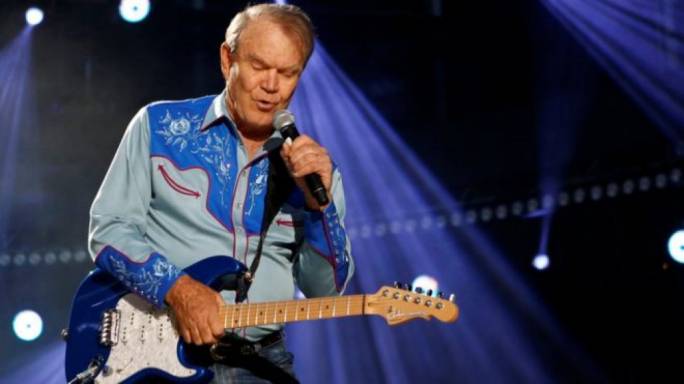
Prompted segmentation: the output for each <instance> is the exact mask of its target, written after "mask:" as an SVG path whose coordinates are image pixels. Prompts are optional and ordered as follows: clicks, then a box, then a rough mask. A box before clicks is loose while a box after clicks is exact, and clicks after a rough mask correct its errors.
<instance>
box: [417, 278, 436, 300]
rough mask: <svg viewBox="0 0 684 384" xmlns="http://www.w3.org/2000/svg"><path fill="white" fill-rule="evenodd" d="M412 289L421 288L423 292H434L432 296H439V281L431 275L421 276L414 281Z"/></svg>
mask: <svg viewBox="0 0 684 384" xmlns="http://www.w3.org/2000/svg"><path fill="white" fill-rule="evenodd" d="M411 286H412V287H420V288H421V289H422V290H423V292H427V291H428V290H431V291H432V296H437V288H438V287H439V285H438V284H437V279H435V278H434V277H432V276H429V275H420V276H418V277H416V278H415V279H413V283H412V284H411Z"/></svg>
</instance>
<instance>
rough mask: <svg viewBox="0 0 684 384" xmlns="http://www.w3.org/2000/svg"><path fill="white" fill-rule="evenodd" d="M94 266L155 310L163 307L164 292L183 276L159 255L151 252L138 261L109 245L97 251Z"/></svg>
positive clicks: (180, 271)
mask: <svg viewBox="0 0 684 384" xmlns="http://www.w3.org/2000/svg"><path fill="white" fill-rule="evenodd" d="M95 264H96V265H97V266H98V267H100V268H101V269H103V270H105V271H107V272H109V274H111V275H112V276H114V277H115V278H116V279H117V280H119V281H121V282H122V283H123V284H124V285H125V286H126V288H128V289H129V290H130V291H131V292H133V293H135V294H137V295H139V296H141V297H142V298H144V299H145V300H147V301H148V302H150V303H152V304H154V305H155V306H156V307H157V308H164V307H165V306H166V304H165V302H164V298H165V297H166V293H167V292H168V291H169V289H171V287H172V286H173V284H174V283H175V282H176V280H178V278H179V277H181V276H183V275H185V272H183V271H182V270H180V269H179V268H178V267H176V266H175V265H173V264H172V263H170V262H169V261H168V260H167V259H166V257H164V256H162V255H160V254H159V253H156V252H154V253H152V254H151V255H150V257H148V258H147V260H145V261H142V262H138V261H133V260H132V259H131V258H130V257H128V256H127V255H126V254H124V253H123V252H121V251H119V250H117V249H115V248H114V247H112V246H106V247H104V248H103V249H102V251H100V253H99V254H98V255H97V258H96V259H95Z"/></svg>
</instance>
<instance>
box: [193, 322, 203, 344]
mask: <svg viewBox="0 0 684 384" xmlns="http://www.w3.org/2000/svg"><path fill="white" fill-rule="evenodd" d="M190 334H191V335H192V343H193V344H195V345H202V335H201V334H200V331H199V328H197V326H190Z"/></svg>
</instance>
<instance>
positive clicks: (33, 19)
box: [26, 7, 43, 26]
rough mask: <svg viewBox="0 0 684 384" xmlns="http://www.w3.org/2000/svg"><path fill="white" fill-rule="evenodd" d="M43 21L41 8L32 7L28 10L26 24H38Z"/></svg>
mask: <svg viewBox="0 0 684 384" xmlns="http://www.w3.org/2000/svg"><path fill="white" fill-rule="evenodd" d="M41 21H43V11H42V10H41V9H40V8H36V7H31V8H29V9H28V10H27V11H26V24H28V25H30V26H36V25H38V24H40V22H41Z"/></svg>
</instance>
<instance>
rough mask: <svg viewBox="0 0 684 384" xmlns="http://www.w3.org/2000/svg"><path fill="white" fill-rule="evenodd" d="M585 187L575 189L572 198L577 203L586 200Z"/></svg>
mask: <svg viewBox="0 0 684 384" xmlns="http://www.w3.org/2000/svg"><path fill="white" fill-rule="evenodd" d="M584 195H585V193H584V189H581V188H579V189H575V191H574V192H573V193H572V199H573V200H574V201H575V203H578V204H579V203H581V202H583V201H584Z"/></svg>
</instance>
